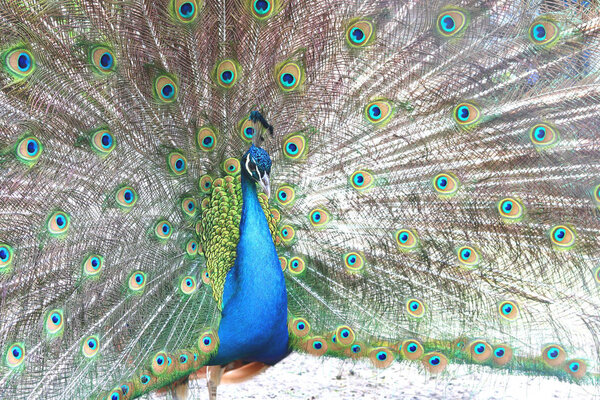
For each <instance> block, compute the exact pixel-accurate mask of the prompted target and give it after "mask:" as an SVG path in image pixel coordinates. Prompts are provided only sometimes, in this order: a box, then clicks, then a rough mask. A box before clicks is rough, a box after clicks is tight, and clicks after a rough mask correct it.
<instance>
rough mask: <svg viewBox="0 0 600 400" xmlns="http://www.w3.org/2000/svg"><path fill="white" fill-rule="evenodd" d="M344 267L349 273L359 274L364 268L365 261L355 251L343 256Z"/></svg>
mask: <svg viewBox="0 0 600 400" xmlns="http://www.w3.org/2000/svg"><path fill="white" fill-rule="evenodd" d="M344 265H345V266H346V271H348V272H350V273H355V272H360V271H362V270H363V268H364V266H365V260H364V259H363V257H362V256H361V255H360V254H358V253H357V252H355V251H352V252H350V253H347V254H345V255H344Z"/></svg>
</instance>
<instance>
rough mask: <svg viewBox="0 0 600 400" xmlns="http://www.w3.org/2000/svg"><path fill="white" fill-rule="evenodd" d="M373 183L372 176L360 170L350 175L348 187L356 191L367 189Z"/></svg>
mask: <svg viewBox="0 0 600 400" xmlns="http://www.w3.org/2000/svg"><path fill="white" fill-rule="evenodd" d="M373 183H374V180H373V175H371V174H370V173H369V172H368V171H364V170H360V171H356V172H354V173H353V174H352V175H350V185H352V187H353V188H354V189H356V190H358V191H363V190H367V189H369V188H370V187H371V185H373Z"/></svg>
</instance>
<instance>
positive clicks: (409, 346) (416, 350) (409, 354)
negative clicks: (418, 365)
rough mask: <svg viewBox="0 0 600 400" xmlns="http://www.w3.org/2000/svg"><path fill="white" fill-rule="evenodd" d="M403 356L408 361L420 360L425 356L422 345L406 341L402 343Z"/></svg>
mask: <svg viewBox="0 0 600 400" xmlns="http://www.w3.org/2000/svg"><path fill="white" fill-rule="evenodd" d="M401 351H402V355H403V356H404V358H406V359H407V360H413V361H414V360H418V359H419V358H421V356H422V355H423V352H424V350H423V346H422V345H421V343H419V342H417V341H416V340H412V339H409V340H405V341H404V342H403V343H402V348H401Z"/></svg>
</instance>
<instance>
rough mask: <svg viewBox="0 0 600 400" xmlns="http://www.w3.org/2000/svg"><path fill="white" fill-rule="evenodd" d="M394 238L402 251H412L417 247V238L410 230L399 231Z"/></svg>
mask: <svg viewBox="0 0 600 400" xmlns="http://www.w3.org/2000/svg"><path fill="white" fill-rule="evenodd" d="M394 236H395V238H396V243H397V244H398V246H399V247H400V250H402V251H407V250H413V249H415V248H416V247H417V246H418V245H419V238H418V236H417V234H416V232H414V231H412V230H409V229H400V230H399V231H397V232H396V234H395V235H394Z"/></svg>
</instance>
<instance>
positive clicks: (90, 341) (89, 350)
mask: <svg viewBox="0 0 600 400" xmlns="http://www.w3.org/2000/svg"><path fill="white" fill-rule="evenodd" d="M99 347H100V346H99V345H98V338H97V337H96V336H89V337H88V338H87V339H85V340H84V341H83V344H82V346H81V351H82V353H83V355H84V356H85V357H88V358H90V357H94V356H95V355H96V353H98V348H99Z"/></svg>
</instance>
